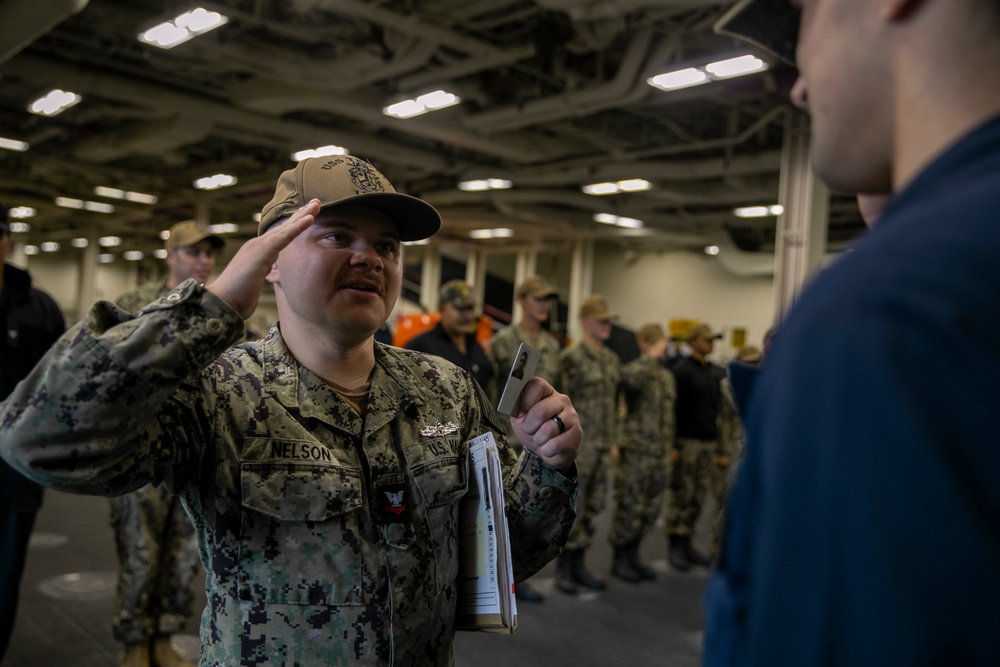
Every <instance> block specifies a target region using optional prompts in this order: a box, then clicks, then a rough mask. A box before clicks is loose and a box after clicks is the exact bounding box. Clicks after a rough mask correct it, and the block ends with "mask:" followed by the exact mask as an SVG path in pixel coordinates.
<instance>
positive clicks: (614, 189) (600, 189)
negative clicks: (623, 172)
mask: <svg viewBox="0 0 1000 667" xmlns="http://www.w3.org/2000/svg"><path fill="white" fill-rule="evenodd" d="M652 187H653V184H652V183H650V182H649V181H647V180H646V179H644V178H629V179H626V180H623V181H615V182H614V183H611V182H605V183H591V184H590V185H585V186H583V188H581V189H582V190H583V193H584V194H588V195H593V196H595V197H600V196H603V195H616V194H619V193H622V192H642V191H644V190H649V189H650V188H652Z"/></svg>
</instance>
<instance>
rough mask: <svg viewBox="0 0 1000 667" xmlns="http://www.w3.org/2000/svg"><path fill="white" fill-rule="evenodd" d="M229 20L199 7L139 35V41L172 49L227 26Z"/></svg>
mask: <svg viewBox="0 0 1000 667" xmlns="http://www.w3.org/2000/svg"><path fill="white" fill-rule="evenodd" d="M228 21H229V18H228V17H226V16H224V15H222V14H220V13H218V12H210V11H208V10H207V9H203V8H202V7H198V8H197V9H194V10H191V11H190V12H184V13H183V14H181V15H180V16H178V17H177V18H175V19H173V20H172V21H164V22H163V23H160V24H159V25H155V26H153V27H152V28H150V29H149V30H147V31H146V32H143V33H141V34H140V35H139V41H140V42H143V43H145V44H150V45H152V46H158V47H159V48H161V49H172V48H174V47H175V46H177V45H178V44H183V43H184V42H186V41H188V40H189V39H191V38H192V37H196V36H198V35H201V34H203V33H206V32H208V31H209V30H212V29H213V28H218V27H219V26H220V25H225V24H226V23H227V22H228Z"/></svg>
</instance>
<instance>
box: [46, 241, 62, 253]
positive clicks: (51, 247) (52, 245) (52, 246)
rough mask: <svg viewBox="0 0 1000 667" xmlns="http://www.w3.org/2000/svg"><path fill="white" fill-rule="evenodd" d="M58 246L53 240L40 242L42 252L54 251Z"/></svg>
mask: <svg viewBox="0 0 1000 667" xmlns="http://www.w3.org/2000/svg"><path fill="white" fill-rule="evenodd" d="M59 248H60V246H59V244H58V243H56V242H55V241H46V242H45V243H43V244H42V252H56V251H57V250H59Z"/></svg>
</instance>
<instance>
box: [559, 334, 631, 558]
mask: <svg viewBox="0 0 1000 667" xmlns="http://www.w3.org/2000/svg"><path fill="white" fill-rule="evenodd" d="M620 367H621V362H620V361H619V360H618V355H616V354H615V353H614V352H612V351H611V350H610V349H609V348H607V347H601V349H600V351H599V352H595V351H594V350H592V349H590V347H588V346H587V345H586V344H585V343H583V342H579V343H576V344H574V345H572V346H570V347H568V348H566V349H565V350H563V351H562V352H560V353H559V371H558V375H557V376H556V383H555V387H556V389H558V390H559V391H561V392H563V393H564V394H566V395H568V396H569V397H570V400H571V401H573V407H574V408H576V413H577V415H579V417H580V426H581V427H582V428H583V442H581V443H580V452H579V454H578V455H577V458H576V470H577V479H578V482H579V485H580V493H579V499H578V501H577V508H576V511H577V518H576V522H575V523H574V525H573V531H572V532H571V533H570V536H569V540H568V542H567V544H566V547H567V548H568V549H586V548H587V547H589V546H590V541H591V538H592V537H593V536H594V528H595V526H594V521H595V519H596V518H597V517H598V516H599V515H600V514H601V512H603V511H604V503H605V497H606V495H607V488H608V471H609V468H610V464H611V455H610V452H611V445H612V444H614V439H615V435H616V432H615V428H616V424H617V418H616V417H617V407H618V405H617V403H618V383H619V381H620V379H621V370H620Z"/></svg>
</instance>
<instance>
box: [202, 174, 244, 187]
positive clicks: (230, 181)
mask: <svg viewBox="0 0 1000 667" xmlns="http://www.w3.org/2000/svg"><path fill="white" fill-rule="evenodd" d="M230 185H236V177H235V176H230V175H229V174H215V175H214V176H206V177H205V178H199V179H198V180H197V181H195V182H194V187H196V188H198V189H199V190H218V189H219V188H227V187H229V186H230Z"/></svg>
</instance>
